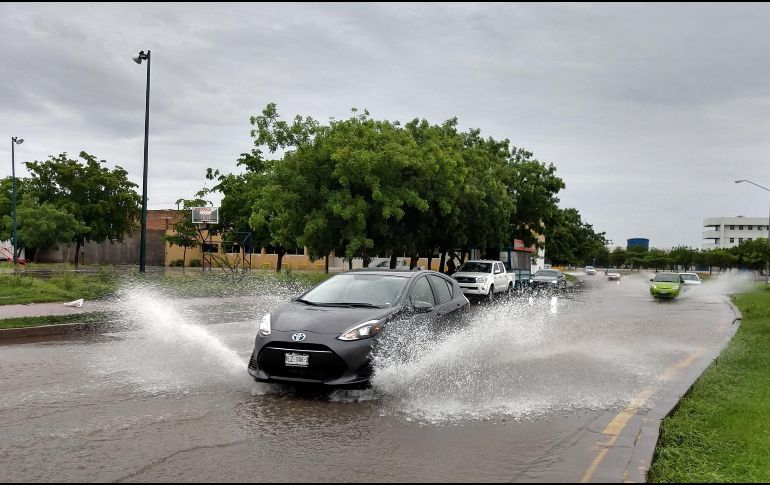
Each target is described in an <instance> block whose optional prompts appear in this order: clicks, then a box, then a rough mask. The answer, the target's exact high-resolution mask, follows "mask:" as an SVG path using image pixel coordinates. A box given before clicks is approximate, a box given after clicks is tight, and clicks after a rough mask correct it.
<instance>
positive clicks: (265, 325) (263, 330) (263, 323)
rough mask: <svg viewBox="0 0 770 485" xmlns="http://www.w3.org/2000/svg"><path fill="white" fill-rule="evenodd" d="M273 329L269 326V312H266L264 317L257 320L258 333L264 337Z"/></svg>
mask: <svg viewBox="0 0 770 485" xmlns="http://www.w3.org/2000/svg"><path fill="white" fill-rule="evenodd" d="M272 331H273V329H272V327H271V326H270V314H269V313H268V314H267V315H265V316H264V317H262V320H260V322H259V334H260V335H262V336H263V337H266V336H268V335H270V333H271V332H272Z"/></svg>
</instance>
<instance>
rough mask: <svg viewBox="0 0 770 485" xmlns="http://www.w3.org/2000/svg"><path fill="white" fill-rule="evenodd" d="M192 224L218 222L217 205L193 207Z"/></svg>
mask: <svg viewBox="0 0 770 485" xmlns="http://www.w3.org/2000/svg"><path fill="white" fill-rule="evenodd" d="M192 223H193V224H219V207H193V208H192Z"/></svg>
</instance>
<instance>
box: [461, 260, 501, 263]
mask: <svg viewBox="0 0 770 485" xmlns="http://www.w3.org/2000/svg"><path fill="white" fill-rule="evenodd" d="M500 262H501V261H497V260H494V259H469V260H468V261H466V263H500Z"/></svg>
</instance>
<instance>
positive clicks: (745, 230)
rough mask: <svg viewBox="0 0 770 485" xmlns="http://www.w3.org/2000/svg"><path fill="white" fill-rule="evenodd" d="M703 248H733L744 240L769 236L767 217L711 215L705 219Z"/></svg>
mask: <svg viewBox="0 0 770 485" xmlns="http://www.w3.org/2000/svg"><path fill="white" fill-rule="evenodd" d="M703 227H706V228H708V230H706V231H703V249H717V248H732V247H735V246H737V245H739V244H740V243H742V242H744V241H753V240H754V239H759V238H761V237H762V238H767V227H768V218H767V217H744V216H737V217H709V218H708V219H705V220H704V221H703Z"/></svg>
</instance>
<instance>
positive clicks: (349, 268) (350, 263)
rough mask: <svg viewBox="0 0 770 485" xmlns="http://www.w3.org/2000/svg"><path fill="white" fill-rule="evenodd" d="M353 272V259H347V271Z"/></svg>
mask: <svg viewBox="0 0 770 485" xmlns="http://www.w3.org/2000/svg"><path fill="white" fill-rule="evenodd" d="M352 270H353V258H350V259H348V271H352Z"/></svg>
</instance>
